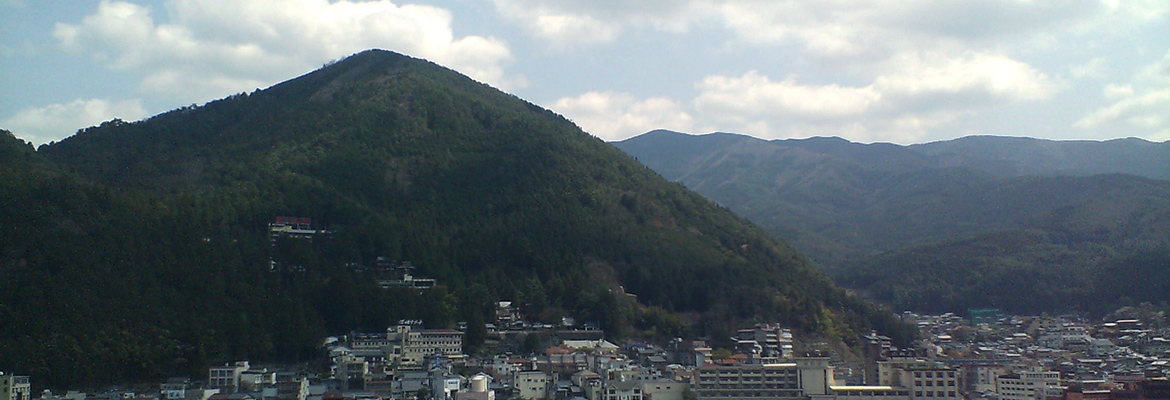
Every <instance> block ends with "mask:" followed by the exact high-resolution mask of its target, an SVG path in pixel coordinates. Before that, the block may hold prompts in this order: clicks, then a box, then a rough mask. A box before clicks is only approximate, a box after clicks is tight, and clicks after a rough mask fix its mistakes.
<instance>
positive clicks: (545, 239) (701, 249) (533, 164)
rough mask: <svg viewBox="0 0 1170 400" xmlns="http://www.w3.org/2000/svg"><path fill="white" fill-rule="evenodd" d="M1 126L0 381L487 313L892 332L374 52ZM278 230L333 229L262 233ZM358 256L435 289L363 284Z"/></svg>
mask: <svg viewBox="0 0 1170 400" xmlns="http://www.w3.org/2000/svg"><path fill="white" fill-rule="evenodd" d="M0 136H6V137H0V140H2V141H3V147H0V157H3V159H2V160H0V161H2V162H3V165H4V168H2V169H0V206H2V207H0V209H2V210H4V212H3V213H2V214H0V227H2V230H0V282H3V285H5V286H4V288H3V290H0V320H3V321H6V323H4V324H2V325H0V370H5V371H20V372H21V373H27V374H31V375H34V376H36V377H37V378H36V381H38V382H45V383H47V384H49V385H81V384H100V383H108V382H114V381H124V380H136V379H140V380H147V379H157V378H159V377H164V376H168V375H173V374H180V373H185V374H189V375H191V376H199V375H200V374H202V373H205V370H204V369H203V368H205V366H206V365H208V364H211V363H222V362H225V361H230V360H234V359H243V358H250V359H253V360H258V361H264V360H285V361H295V360H306V359H309V358H311V357H316V356H318V354H317V352H318V346H319V343H320V340H321V339H322V338H323V337H324V336H325V335H327V334H344V333H348V332H350V331H353V330H358V331H363V330H364V331H378V330H382V329H385V328H386V326H387V325H388V324H391V323H393V321H396V320H398V319H402V318H409V319H421V320H423V321H424V323H425V325H426V326H427V327H431V328H438V327H454V326H456V323H457V322H460V321H465V322H467V323H468V325H469V326H470V327H471V328H470V329H469V331H468V343H467V345H468V347H469V348H471V349H474V348H475V346H476V345H477V344H478V343H479V342H480V341H482V326H483V325H482V323H483V322H484V320H485V315H489V314H490V313H491V312H492V310H493V308H492V307H493V304H494V302H495V301H498V300H513V301H515V302H517V303H518V304H519V305H520V306H521V308H522V311H523V312H524V313H525V314H527V315H529V316H531V317H533V318H536V319H540V320H544V321H549V322H554V321H559V317H561V316H575V317H577V319H578V320H579V321H589V322H596V323H598V324H600V325H601V327H602V328H603V329H604V330H605V331H606V333H607V335H608V336H610V337H611V338H621V337H675V336H689V335H696V336H706V337H709V338H712V339H713V340H715V341H716V342H719V341H724V340H727V339H726V338H728V337H729V336H730V333H731V332H733V331H732V329H735V328H736V327H737V326H738V325H741V324H746V323H751V322H757V321H758V322H766V321H779V322H781V323H783V324H785V325H787V326H791V327H793V328H796V329H798V330H799V331H801V332H804V333H806V334H815V335H824V336H828V337H834V338H840V339H844V340H847V341H851V340H853V339H855V338H856V337H857V336H856V335H857V334H858V333H864V332H868V331H869V330H870V329H878V330H879V331H881V332H883V333H886V334H889V335H891V336H893V337H895V338H896V339H897V340H899V341H901V342H906V341H907V340H909V339H910V338H911V336H912V332H911V330H910V329H909V328H907V327H905V326H902V325H900V324H899V323H897V322H896V321H895V320H894V319H893V318H892V316H891V315H890V314H889V313H887V312H883V311H881V310H879V309H877V308H875V307H873V306H871V305H869V304H868V303H865V302H863V301H861V300H858V299H856V298H854V297H851V296H848V295H846V293H845V292H844V291H843V290H841V289H838V288H836V287H835V286H833V285H832V283H831V282H830V281H829V279H828V278H827V277H826V276H825V275H823V274H821V273H820V272H819V271H817V270H816V269H815V268H813V267H812V266H811V265H810V264H809V263H808V262H807V261H806V260H805V258H804V257H802V256H801V255H800V254H798V253H797V252H795V251H794V250H793V249H791V248H790V247H789V246H788V245H787V244H785V243H784V242H782V241H780V240H776V239H773V238H772V237H770V236H768V235H767V234H766V233H765V232H764V231H762V230H761V229H759V228H757V227H756V226H754V225H752V224H751V223H748V222H747V221H746V220H743V219H741V218H739V217H737V216H736V215H734V214H733V213H731V212H730V211H728V210H726V209H724V208H721V207H719V206H717V205H715V204H714V203H712V202H710V201H708V200H706V199H704V198H702V197H700V196H699V195H697V194H694V193H692V192H690V191H688V190H687V189H685V188H684V187H683V186H682V185H679V184H676V183H670V182H668V181H666V180H664V179H662V178H661V177H660V176H658V175H656V174H654V173H653V172H652V171H650V170H649V169H647V168H646V167H644V166H642V165H640V164H638V163H637V162H636V161H634V160H633V159H631V158H630V157H628V156H626V155H625V154H623V153H622V152H621V151H619V150H617V149H616V148H614V147H613V146H611V145H608V144H606V143H604V142H602V141H600V140H598V139H596V138H595V137H592V136H590V135H588V134H586V133H584V132H582V131H581V130H580V129H579V128H577V127H576V126H574V125H573V124H571V123H570V122H568V121H567V120H565V119H564V118H562V117H560V116H558V115H556V114H554V113H552V112H550V111H548V110H545V109H542V108H540V107H537V106H535V105H532V104H530V103H527V102H524V101H522V100H520V99H517V98H515V97H513V96H510V95H507V94H504V93H501V92H499V91H497V90H495V89H492V88H490V87H488V86H486V85H483V84H480V83H477V82H474V81H472V80H471V79H468V78H467V77H464V76H462V75H459V74H457V73H455V72H453V71H450V70H447V69H444V68H442V67H439V66H437V65H434V64H431V63H429V62H426V61H422V60H417V59H412V58H409V57H405V56H402V55H398V54H394V53H390V52H385V51H378V50H372V51H367V52H363V53H360V54H357V55H354V56H352V57H350V58H347V59H345V60H342V61H340V62H338V63H335V64H332V65H329V66H326V67H324V68H322V69H320V70H318V71H315V72H313V73H310V74H308V75H305V76H302V77H299V78H296V79H293V80H290V81H288V82H284V83H281V84H278V85H276V86H273V87H271V88H268V89H265V90H258V91H256V92H253V93H250V94H240V95H236V96H231V97H229V98H225V99H221V100H216V101H213V102H210V103H208V104H206V105H203V106H199V107H187V108H183V109H178V110H174V111H171V112H168V113H165V114H161V115H158V116H155V117H152V118H149V119H147V120H144V121H140V122H131V123H127V122H122V121H117V120H115V121H110V122H107V123H104V124H102V125H101V126H98V127H93V128H88V129H85V130H83V131H81V132H79V133H78V134H76V135H74V136H72V137H70V138H67V139H65V140H62V141H61V142H59V143H54V144H51V145H47V146H42V147H40V148H39V149H37V151H35V152H34V151H32V149H31V147H30V146H28V145H27V144H24V143H21V142H20V141H19V140H17V139H15V138H13V137H12V136H11V134H7V133H5V135H0ZM277 216H297V217H307V218H312V221H313V224H314V228H316V229H324V230H328V231H329V232H330V233H322V234H317V235H315V236H314V237H313V238H312V239H311V240H308V239H291V238H278V239H276V240H270V238H269V236H268V232H267V224H268V223H269V222H271V221H273V219H274V218H275V217H277ZM378 257H385V258H386V259H390V260H400V261H409V262H411V263H412V264H414V265H415V266H417V267H418V269H417V270H416V271H415V275H416V276H425V277H429V278H435V279H437V280H438V283H439V286H438V287H437V288H436V289H433V290H429V291H421V292H415V291H411V290H383V289H381V288H379V287H378V286H377V285H376V284H375V282H374V277H375V274H374V271H372V270H371V269H370V268H368V267H369V266H372V265H374V263H375V260H376V259H377V258H378ZM635 296H636V297H635ZM9 321H16V322H15V323H10V322H9Z"/></svg>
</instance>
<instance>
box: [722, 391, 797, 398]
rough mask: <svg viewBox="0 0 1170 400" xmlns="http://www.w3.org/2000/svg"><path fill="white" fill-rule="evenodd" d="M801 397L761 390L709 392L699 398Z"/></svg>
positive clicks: (791, 393) (794, 392) (790, 393)
mask: <svg viewBox="0 0 1170 400" xmlns="http://www.w3.org/2000/svg"><path fill="white" fill-rule="evenodd" d="M799 396H800V392H799V391H791V392H780V391H763V390H761V391H750V392H715V393H710V392H708V393H702V394H701V395H700V396H699V397H700V398H705V399H709V398H721V397H723V398H726V397H732V398H736V397H738V398H745V397H769V398H777V397H780V398H792V397H799Z"/></svg>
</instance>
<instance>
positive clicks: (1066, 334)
mask: <svg viewBox="0 0 1170 400" xmlns="http://www.w3.org/2000/svg"><path fill="white" fill-rule="evenodd" d="M1091 340H1093V338H1092V337H1091V336H1089V332H1088V331H1087V330H1085V327H1083V326H1080V325H1064V326H1061V327H1057V328H1053V329H1050V330H1047V331H1045V332H1044V334H1042V335H1040V338H1038V339H1036V342H1037V343H1039V344H1040V345H1041V346H1044V347H1047V348H1050V349H1059V348H1063V347H1064V346H1065V343H1070V342H1078V343H1089V341H1091Z"/></svg>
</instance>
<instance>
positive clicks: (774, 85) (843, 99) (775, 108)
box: [695, 71, 881, 120]
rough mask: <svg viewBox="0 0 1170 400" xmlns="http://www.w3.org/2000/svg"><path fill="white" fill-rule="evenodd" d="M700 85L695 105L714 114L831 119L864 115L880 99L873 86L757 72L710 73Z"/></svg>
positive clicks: (705, 111)
mask: <svg viewBox="0 0 1170 400" xmlns="http://www.w3.org/2000/svg"><path fill="white" fill-rule="evenodd" d="M697 87H698V88H699V90H700V91H701V92H702V93H701V94H700V95H699V96H698V97H697V98H695V106H696V107H697V108H698V109H699V110H702V111H703V112H704V113H708V114H714V115H720V114H725V115H745V114H746V115H772V116H777V117H784V116H787V117H800V118H804V119H815V120H829V119H836V118H840V117H848V116H856V115H861V114H864V113H865V112H867V111H868V110H869V108H870V107H871V106H873V105H874V104H875V103H877V102H878V101H879V100H880V99H881V94H880V93H878V92H876V91H875V90H874V89H873V88H872V87H861V88H851V87H842V86H839V85H836V84H831V85H823V86H810V85H800V84H797V83H795V79H794V78H791V77H790V78H788V79H785V80H784V81H781V82H773V81H772V80H771V79H769V78H768V77H766V76H763V75H760V74H759V73H758V72H756V71H749V72H747V73H746V74H744V75H743V76H740V77H727V76H718V75H715V76H709V77H707V78H704V79H703V81H702V82H700V83H699V84H698V85H697Z"/></svg>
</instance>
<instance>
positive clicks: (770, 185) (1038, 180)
mask: <svg viewBox="0 0 1170 400" xmlns="http://www.w3.org/2000/svg"><path fill="white" fill-rule="evenodd" d="M616 145H617V146H618V147H619V148H622V149H623V150H625V151H627V152H628V153H629V154H631V155H633V156H635V157H636V158H637V159H638V160H639V161H642V162H644V163H646V165H649V166H650V167H652V168H654V169H655V170H656V171H659V172H660V173H662V174H663V176H664V177H666V178H667V179H670V180H675V181H678V182H681V183H683V184H685V185H687V187H689V188H691V189H693V190H695V191H697V192H699V193H701V194H703V195H705V196H708V197H709V198H711V199H712V200H714V201H716V202H718V203H719V204H722V205H725V206H727V207H728V208H730V209H732V210H734V211H736V212H737V213H739V214H740V215H743V216H744V217H746V218H748V219H750V220H752V221H754V222H756V223H757V224H760V226H762V227H764V228H765V229H768V230H769V231H771V232H773V233H774V234H777V235H779V236H781V237H783V238H784V239H785V240H788V241H789V242H790V243H792V244H793V246H794V247H796V248H797V249H799V250H800V251H802V252H804V253H805V254H808V255H809V256H810V258H812V259H813V260H814V261H815V262H816V263H818V264H820V265H821V266H822V267H823V268H824V269H825V270H826V271H827V272H829V273H830V275H831V276H833V277H834V280H835V281H836V282H838V283H840V284H842V285H844V286H847V287H850V288H852V289H855V290H858V291H859V292H860V293H864V294H866V295H869V296H872V297H874V298H876V299H878V300H881V301H883V302H886V303H888V304H890V305H891V306H893V307H895V308H898V309H913V310H921V311H931V312H934V311H941V312H946V311H956V312H963V311H965V310H967V309H968V308H984V307H1000V308H1004V309H1006V310H1009V311H1013V312H1020V313H1039V312H1046V311H1047V312H1062V311H1091V312H1105V311H1109V310H1110V308H1111V307H1112V308H1117V307H1120V306H1124V305H1129V304H1134V303H1136V302H1143V301H1144V302H1154V303H1159V302H1165V301H1170V297H1168V295H1167V293H1168V292H1165V291H1161V292H1159V291H1156V290H1153V289H1150V290H1146V289H1142V288H1147V287H1163V286H1165V285H1166V284H1167V283H1170V281H1167V280H1162V281H1157V280H1156V279H1163V275H1164V274H1160V273H1154V274H1136V273H1118V269H1119V268H1123V267H1125V268H1134V269H1135V270H1140V271H1146V272H1149V271H1157V270H1159V268H1162V267H1164V266H1165V264H1162V265H1158V264H1157V262H1160V261H1159V260H1165V259H1166V258H1165V256H1164V255H1165V249H1166V248H1167V243H1168V242H1167V238H1170V182H1168V181H1165V180H1161V179H1157V178H1158V177H1160V176H1161V174H1162V172H1161V171H1163V170H1166V169H1167V168H1170V144H1168V143H1149V142H1144V141H1141V140H1137V139H1125V140H1115V141H1108V142H1054V141H1044V140H1037V139H1027V138H999V137H971V138H962V139H957V140H954V141H948V142H938V143H930V144H925V145H914V146H898V145H893V144H860V143H851V142H848V141H845V140H843V139H839V138H811V139H799V140H772V141H765V140H760V139H756V138H751V137H748V136H742V135H733V134H726V133H715V134H710V135H700V136H692V135H685V134H680V133H674V132H667V131H654V132H649V133H646V134H644V135H642V136H639V137H635V138H631V139H628V140H626V141H623V142H619V143H616ZM1134 171H1138V172H1142V174H1143V175H1144V177H1143V176H1136V175H1133V174H1131V173H1129V172H1134ZM1150 263H1153V264H1150ZM1139 264H1140V265H1139ZM1151 285H1153V286H1151Z"/></svg>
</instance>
